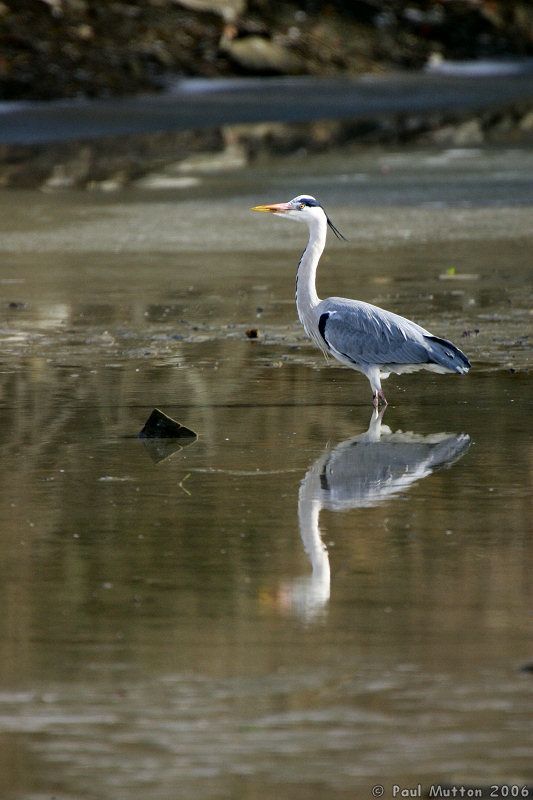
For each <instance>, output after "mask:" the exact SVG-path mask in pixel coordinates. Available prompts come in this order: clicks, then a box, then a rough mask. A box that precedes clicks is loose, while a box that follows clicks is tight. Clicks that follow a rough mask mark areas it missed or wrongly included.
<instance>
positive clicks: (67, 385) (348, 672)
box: [0, 151, 533, 800]
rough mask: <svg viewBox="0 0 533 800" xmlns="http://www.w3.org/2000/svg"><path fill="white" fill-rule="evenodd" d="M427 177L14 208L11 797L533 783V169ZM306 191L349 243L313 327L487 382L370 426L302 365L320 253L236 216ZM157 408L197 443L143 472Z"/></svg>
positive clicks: (340, 386) (404, 383) (409, 160)
mask: <svg viewBox="0 0 533 800" xmlns="http://www.w3.org/2000/svg"><path fill="white" fill-rule="evenodd" d="M461 153H462V154H461ZM424 157H427V158H433V159H434V161H433V162H432V163H433V166H430V165H428V164H427V163H425V162H424V161H423V158H422V156H421V155H420V154H407V155H402V156H399V155H398V154H394V153H390V154H381V155H380V156H374V157H372V158H368V159H366V160H365V158H364V157H363V156H359V157H358V158H356V157H355V156H350V157H349V158H348V156H346V155H344V156H343V157H342V158H339V159H333V158H330V159H322V160H316V161H313V160H311V159H307V160H306V163H305V165H304V164H302V162H301V161H299V160H297V159H296V160H293V161H292V162H286V161H285V162H283V163H282V164H281V163H279V164H277V163H273V164H270V165H258V166H257V168H256V169H255V170H253V171H251V172H250V173H248V174H246V175H242V174H226V175H220V176H210V177H207V178H205V177H204V178H202V179H201V180H200V182H199V184H198V187H197V189H195V190H194V192H193V193H192V194H189V195H188V197H187V199H184V198H182V197H181V196H180V195H179V194H177V193H174V194H172V193H166V194H163V195H161V194H158V195H155V194H139V193H131V194H127V195H126V194H124V195H117V196H113V197H103V198H102V197H96V196H94V195H88V194H86V195H79V196H77V195H73V194H68V195H42V194H32V193H24V194H9V195H3V196H2V197H1V198H0V205H1V220H2V228H3V235H2V240H1V243H0V247H1V250H2V255H1V258H2V274H1V278H0V291H1V302H2V307H1V308H2V319H1V337H2V356H1V361H0V385H1V392H2V395H1V402H2V426H1V430H0V443H1V450H0V470H1V484H2V492H1V495H0V521H1V530H2V539H1V542H2V545H1V547H2V559H1V562H0V564H1V565H0V579H1V583H0V596H1V602H2V609H3V613H2V615H1V617H0V680H1V688H0V795H1V797H2V798H6V800H20V799H21V798H25V799H26V798H31V800H44V798H50V797H55V798H58V799H59V800H103V799H105V800H107V799H108V798H109V799H110V800H111V799H112V800H115V799H116V798H124V797H128V798H129V799H133V800H136V799H137V798H139V800H141V798H142V799H143V800H144V798H147V797H150V798H151V799H155V800H167V798H170V797H195V798H200V799H201V800H203V799H204V798H205V799H206V800H207V798H209V800H210V799H211V798H234V797H244V796H246V797H270V796H276V797H280V798H287V800H288V799H289V798H291V800H293V798H306V800H307V798H323V797H325V796H327V797H338V798H352V797H366V796H369V792H370V788H371V787H372V785H374V784H378V783H382V784H384V786H385V787H386V796H391V786H392V784H393V783H396V784H399V785H401V786H403V787H415V786H416V785H417V784H418V783H421V784H422V786H424V787H427V786H429V785H430V784H432V783H439V782H446V783H450V782H456V783H458V784H469V785H487V784H492V783H501V782H505V783H513V784H516V785H520V786H521V785H522V784H523V783H524V782H526V781H527V780H528V779H529V780H531V774H530V763H531V759H530V755H531V752H530V742H529V740H528V723H529V718H530V716H529V715H530V710H531V709H530V705H529V707H528V703H530V700H529V699H528V698H530V690H531V677H530V674H529V673H528V672H527V671H524V670H523V666H524V665H525V664H527V663H528V662H530V661H531V657H532V656H531V649H530V643H529V641H528V630H527V608H528V605H529V603H530V582H529V576H530V574H531V558H532V546H531V539H530V537H529V532H530V522H529V520H530V518H531V507H530V506H531V501H530V497H531V488H532V487H531V470H532V453H533V451H532V448H531V435H530V426H529V415H530V412H531V400H530V398H531V393H532V390H533V385H532V379H531V374H530V372H529V371H528V366H529V364H530V355H531V351H530V338H529V337H530V330H531V317H530V308H531V255H530V254H531V243H532V242H531V225H530V220H531V207H530V206H531V205H532V204H533V196H530V195H533V192H531V182H529V184H528V183H527V181H526V177H527V174H528V169H529V168H530V166H531V164H530V163H529V162H528V155H527V154H525V153H513V152H507V153H502V152H500V153H488V154H483V153H470V154H469V157H468V158H467V157H466V155H465V154H464V152H463V151H461V152H460V153H458V152H457V151H456V152H454V153H440V154H436V153H434V154H426V156H424ZM530 158H531V157H530V156H529V159H530ZM439 159H440V160H439ZM304 172H307V173H308V174H309V175H311V179H310V180H309V179H307V180H306V181H305V183H304V181H303V178H301V177H299V176H301V175H303V173H304ZM287 175H290V177H291V179H290V180H289V179H288V178H287ZM295 180H296V181H297V185H295ZM298 191H314V192H316V193H319V194H320V195H321V196H322V198H323V199H324V202H325V200H326V199H329V201H330V202H329V211H330V214H331V216H332V217H333V219H334V220H335V222H336V224H337V225H338V226H339V227H340V228H341V229H342V230H343V231H344V232H345V233H346V235H347V236H348V237H349V239H350V241H349V242H348V244H344V243H336V242H331V243H330V247H329V249H328V252H327V254H326V256H325V258H324V262H323V265H322V268H321V271H320V286H319V289H320V293H321V294H322V296H325V295H327V294H332V293H336V294H337V293H338V294H348V295H352V296H357V297H360V298H362V299H366V300H370V301H372V302H377V303H379V304H382V305H385V306H387V307H389V308H392V309H393V310H396V311H399V312H400V313H405V314H408V315H409V316H412V317H414V318H416V319H417V320H418V321H419V322H421V323H422V324H424V325H426V326H427V327H430V328H431V329H432V330H434V332H435V333H436V334H440V335H447V336H450V337H451V338H453V339H454V340H455V341H456V342H457V343H458V344H460V346H462V347H463V348H464V349H465V351H466V352H467V353H468V354H469V355H470V357H471V359H472V361H473V363H474V369H473V371H472V373H471V374H470V375H469V376H467V377H464V378H453V377H448V376H446V377H442V376H433V375H430V374H427V375H424V374H418V375H413V376H404V377H402V378H395V377H391V378H390V379H389V381H388V382H387V385H386V389H387V394H388V395H389V399H390V401H391V404H390V406H389V408H388V409H387V411H386V413H385V415H384V417H383V418H379V417H376V415H373V414H372V413H371V406H370V405H369V402H368V401H369V390H368V385H367V383H366V381H365V380H364V379H363V378H361V377H360V376H358V375H356V374H354V373H351V372H349V371H348V370H344V369H342V368H340V367H337V366H335V365H331V364H326V363H325V362H324V361H323V359H322V357H321V356H320V355H319V354H316V353H315V352H314V351H313V350H312V348H310V347H309V346H308V345H307V343H306V342H305V340H304V339H303V337H302V335H301V331H300V328H299V326H298V324H297V323H296V321H295V310H294V307H293V301H292V294H293V279H294V266H295V263H296V261H297V259H298V254H299V252H300V250H301V247H302V244H303V239H304V237H305V229H303V228H302V229H300V228H298V227H297V226H291V225H288V224H286V223H283V222H282V221H280V220H274V219H270V218H268V219H265V218H263V217H260V216H259V215H257V217H254V216H252V215H249V214H248V212H247V208H248V206H249V205H251V204H252V203H257V202H260V201H269V200H278V199H279V200H282V199H285V198H287V197H290V196H292V195H293V194H295V193H297V192H298ZM251 329H256V330H257V332H258V338H257V339H250V338H248V337H247V335H246V331H250V330H251ZM154 406H158V407H161V408H162V409H163V410H165V411H166V412H167V413H169V414H171V415H172V416H174V417H176V418H177V419H179V420H180V421H181V422H183V423H185V424H187V425H189V426H190V427H192V428H194V429H195V430H197V431H198V433H199V437H198V440H197V441H196V442H195V443H194V444H192V445H191V446H189V447H186V448H183V449H181V450H179V449H177V450H176V451H175V452H173V453H170V454H169V453H166V455H167V457H166V458H162V455H164V454H162V453H160V452H158V451H153V450H150V449H148V448H147V447H146V446H145V445H144V444H143V442H141V441H139V440H138V439H136V438H135V434H136V433H137V431H138V430H139V429H140V428H141V426H142V424H143V422H144V420H145V419H146V417H147V416H148V413H149V412H150V410H151V409H152V408H153V407H154Z"/></svg>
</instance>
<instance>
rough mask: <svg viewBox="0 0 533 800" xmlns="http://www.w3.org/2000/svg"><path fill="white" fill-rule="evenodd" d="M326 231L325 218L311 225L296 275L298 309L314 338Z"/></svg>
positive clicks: (305, 325)
mask: <svg viewBox="0 0 533 800" xmlns="http://www.w3.org/2000/svg"><path fill="white" fill-rule="evenodd" d="M326 231H327V222H326V218H325V216H324V219H322V218H320V219H316V220H315V219H314V220H312V221H311V222H310V223H309V241H308V242H307V247H306V248H305V250H304V252H303V255H302V257H301V259H300V263H299V264H298V273H297V275H296V308H297V309H298V316H299V317H300V322H301V323H302V325H303V326H304V328H305V330H306V333H307V334H308V336H312V331H313V330H315V329H316V321H315V320H314V318H313V311H314V309H315V308H316V306H317V305H318V304H319V302H320V300H319V298H318V295H317V293H316V270H317V267H318V262H319V260H320V256H321V255H322V252H323V250H324V247H325V245H326ZM313 323H314V324H313Z"/></svg>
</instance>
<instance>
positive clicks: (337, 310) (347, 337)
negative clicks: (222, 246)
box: [251, 194, 471, 408]
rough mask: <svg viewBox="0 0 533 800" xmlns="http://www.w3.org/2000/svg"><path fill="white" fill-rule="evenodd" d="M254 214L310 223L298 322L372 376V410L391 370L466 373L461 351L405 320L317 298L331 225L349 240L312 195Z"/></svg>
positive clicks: (299, 278) (329, 350)
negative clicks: (320, 270)
mask: <svg viewBox="0 0 533 800" xmlns="http://www.w3.org/2000/svg"><path fill="white" fill-rule="evenodd" d="M251 210H252V211H264V212H267V213H271V214H275V215H276V216H279V217H283V218H284V219H289V220H294V221H295V222H304V223H305V224H306V225H307V227H308V229H309V240H308V242H307V246H306V248H305V250H304V252H303V254H302V257H301V259H300V262H299V264H298V271H297V275H296V308H297V311H298V316H299V318H300V322H301V323H302V325H303V327H304V330H305V332H306V334H307V336H308V337H309V338H310V339H311V340H312V341H313V342H314V343H315V344H316V345H317V346H318V347H319V348H320V350H322V352H323V353H324V354H325V355H326V356H328V355H330V356H333V357H334V358H336V359H337V361H340V363H341V364H344V365H345V366H347V367H350V368H351V369H355V370H358V371H359V372H362V373H363V375H365V376H366V377H367V378H368V380H369V382H370V386H371V388H372V404H373V406H374V408H378V407H379V406H380V405H381V404H382V405H383V406H386V405H387V399H386V397H385V395H384V393H383V389H382V386H381V381H382V380H385V378H388V377H389V375H390V373H391V372H394V373H396V374H398V375H399V374H402V373H404V372H414V371H416V370H420V369H426V370H430V371H432V372H437V373H458V374H464V373H466V372H468V370H469V369H470V366H471V365H470V362H469V360H468V358H467V357H466V356H465V354H464V353H463V352H461V350H459V348H458V347H456V346H455V345H454V344H452V343H451V342H449V341H448V340H447V339H441V338H440V337H439V336H434V335H433V334H432V333H430V332H429V331H428V330H426V329H425V328H423V327H422V326H421V325H418V324H417V323H416V322H412V321H411V320H410V319H407V318H406V317H401V316H400V315H399V314H394V313H393V312H392V311H386V310H385V309H384V308H380V307H379V306H375V305H372V304H371V303H365V302H363V301H362V300H349V299H347V298H344V297H328V298H327V299H326V300H320V299H319V297H318V295H317V292H316V271H317V267H318V262H319V261H320V256H321V255H322V253H323V251H324V247H325V245H326V235H327V230H328V227H329V228H330V229H331V230H332V231H333V233H334V234H335V236H337V238H339V239H345V237H344V236H343V235H342V233H341V232H340V231H339V230H338V229H337V228H336V227H335V225H334V224H333V222H332V221H331V219H330V218H329V217H328V215H327V214H326V212H325V211H324V209H323V207H322V206H321V204H320V203H319V202H318V200H316V199H315V198H314V197H312V196H311V195H305V194H300V195H298V196H297V197H295V198H294V199H293V200H289V202H288V203H270V204H266V205H259V206H254V208H252V209H251Z"/></svg>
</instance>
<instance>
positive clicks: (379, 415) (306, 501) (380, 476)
mask: <svg viewBox="0 0 533 800" xmlns="http://www.w3.org/2000/svg"><path fill="white" fill-rule="evenodd" d="M384 412H385V409H382V410H381V411H380V412H378V411H377V410H374V412H373V413H372V417H371V419H370V425H369V427H368V430H367V431H365V432H364V433H361V434H359V435H358V436H353V437H351V438H350V439H346V440H345V441H344V442H341V443H340V444H338V445H337V446H336V447H335V448H334V449H333V450H331V449H329V448H326V449H325V450H324V452H323V453H322V455H321V456H320V458H318V459H317V460H316V461H315V462H314V464H313V465H312V466H311V467H310V469H309V470H308V471H307V473H306V475H305V477H304V479H303V481H302V483H301V485H300V490H299V494H298V522H299V527H300V536H301V537H302V542H303V545H304V549H305V552H306V553H307V556H308V557H309V560H310V562H311V566H312V573H311V575H310V576H306V577H304V578H298V579H297V580H296V581H294V582H292V583H291V584H290V586H285V587H284V588H285V594H286V597H287V594H288V595H289V598H290V607H291V608H292V610H293V611H294V612H295V613H296V614H298V615H299V616H301V617H302V618H304V619H305V620H308V621H309V620H312V619H313V618H315V617H316V616H317V615H319V614H320V612H321V610H322V609H323V608H324V607H325V605H326V604H327V602H328V600H329V596H330V566H329V558H328V552H327V548H326V546H325V544H324V543H323V541H322V537H321V533H320V525H319V518H320V512H321V510H322V509H323V508H325V509H328V510H330V511H347V510H349V509H354V508H370V507H372V506H377V505H379V504H381V503H383V502H385V501H386V500H388V499H390V498H392V497H394V496H395V495H398V494H400V493H402V492H405V490H406V489H408V488H409V487H410V486H411V484H413V483H416V482H417V481H419V480H421V479H422V478H425V477H427V476H428V475H431V473H432V472H433V471H434V470H436V469H440V468H442V467H449V466H451V465H452V464H453V463H454V462H455V461H457V459H459V458H460V457H461V456H462V455H464V453H465V452H466V450H467V449H468V447H469V445H470V437H469V436H468V435H467V434H465V433H461V434H449V433H436V434H430V435H426V436H423V435H420V434H416V433H412V432H405V433H404V432H402V431H397V432H395V433H393V432H392V431H391V429H390V428H389V427H388V426H387V425H383V414H384ZM289 598H287V599H289Z"/></svg>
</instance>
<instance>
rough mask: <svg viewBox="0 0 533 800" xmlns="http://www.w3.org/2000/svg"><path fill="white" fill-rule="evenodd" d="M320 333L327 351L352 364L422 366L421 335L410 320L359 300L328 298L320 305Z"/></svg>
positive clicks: (424, 350)
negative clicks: (329, 350)
mask: <svg viewBox="0 0 533 800" xmlns="http://www.w3.org/2000/svg"><path fill="white" fill-rule="evenodd" d="M319 311H320V312H321V314H320V319H319V330H320V334H321V336H322V338H323V339H324V341H325V342H326V344H327V346H328V348H330V349H331V350H332V351H335V352H337V353H339V354H340V355H341V356H344V357H345V358H347V359H348V360H349V361H351V362H353V363H354V364H359V365H361V366H365V365H371V364H375V365H385V364H425V363H427V362H428V361H430V360H431V359H430V356H429V353H428V348H427V346H426V345H425V341H424V336H428V335H429V336H430V335H431V334H429V331H426V330H424V328H421V327H420V326H419V325H416V323H414V322H410V320H407V319H404V318H403V317H400V316H398V315H397V314H393V313H391V312H390V311H385V310H384V309H381V308H378V307H377V306H372V305H370V304H368V303H360V302H358V301H355V300H354V301H346V300H342V299H340V298H339V299H338V300H337V299H336V298H330V299H329V300H326V301H324V302H323V304H321V307H320V309H319Z"/></svg>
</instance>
